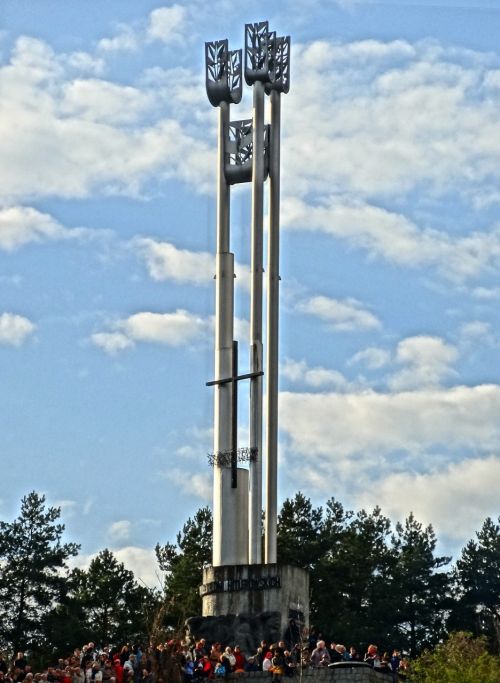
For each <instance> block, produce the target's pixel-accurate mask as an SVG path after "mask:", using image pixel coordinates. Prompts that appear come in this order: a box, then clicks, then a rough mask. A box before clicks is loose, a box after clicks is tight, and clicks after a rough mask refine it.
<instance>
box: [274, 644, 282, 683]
mask: <svg viewBox="0 0 500 683" xmlns="http://www.w3.org/2000/svg"><path fill="white" fill-rule="evenodd" d="M271 664H272V667H271V671H272V673H273V681H275V683H280V681H281V679H282V678H283V676H284V675H285V655H284V653H283V650H282V649H281V647H276V648H275V649H274V652H273V656H272V659H271Z"/></svg>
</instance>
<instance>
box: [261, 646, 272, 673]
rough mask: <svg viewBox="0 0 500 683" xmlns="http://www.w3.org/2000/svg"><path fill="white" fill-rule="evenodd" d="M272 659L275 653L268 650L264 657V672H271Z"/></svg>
mask: <svg viewBox="0 0 500 683" xmlns="http://www.w3.org/2000/svg"><path fill="white" fill-rule="evenodd" d="M272 658H273V653H272V652H271V650H268V651H267V652H266V654H265V655H264V659H263V660H262V671H268V672H269V671H271V668H272V665H273V663H272Z"/></svg>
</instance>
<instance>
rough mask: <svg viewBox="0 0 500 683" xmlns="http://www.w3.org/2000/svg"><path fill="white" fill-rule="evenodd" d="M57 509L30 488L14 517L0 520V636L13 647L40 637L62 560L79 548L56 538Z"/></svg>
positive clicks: (57, 589) (60, 584)
mask: <svg viewBox="0 0 500 683" xmlns="http://www.w3.org/2000/svg"><path fill="white" fill-rule="evenodd" d="M60 514H61V509H60V508H56V507H49V508H48V509H46V508H45V496H43V495H38V494H37V493H36V492H35V491H32V492H31V493H29V494H28V495H27V496H25V497H24V498H23V499H22V501H21V513H20V515H19V517H18V518H17V519H15V520H14V521H13V522H0V563H1V566H2V571H1V573H0V636H1V638H2V640H3V641H4V643H5V644H6V645H7V646H8V647H9V648H10V649H12V650H14V651H18V650H24V649H25V648H28V647H31V648H33V647H36V645H37V643H38V641H39V640H40V639H41V638H42V636H43V633H42V630H41V624H42V622H43V619H44V617H45V615H46V614H48V612H49V611H50V610H51V609H52V608H53V606H54V602H57V601H58V599H59V597H60V595H61V593H62V592H63V591H64V585H65V582H66V577H65V576H64V573H63V570H64V569H65V568H66V560H67V559H68V558H69V557H72V556H74V555H76V554H77V553H78V549H79V547H80V546H79V545H77V544H76V543H64V544H63V543H61V538H62V534H63V532H64V525H63V524H59V523H57V520H58V519H59V517H60Z"/></svg>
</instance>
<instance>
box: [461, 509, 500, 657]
mask: <svg viewBox="0 0 500 683" xmlns="http://www.w3.org/2000/svg"><path fill="white" fill-rule="evenodd" d="M498 522H499V524H495V523H494V522H493V520H492V519H491V518H490V517H488V518H487V519H486V520H485V522H484V524H483V526H482V528H481V530H480V531H478V532H477V541H473V540H472V541H469V543H468V544H467V545H466V546H465V548H464V549H463V550H462V553H461V556H460V558H459V560H457V565H456V578H457V584H458V593H459V595H460V596H461V602H462V603H463V604H464V605H465V606H466V607H468V608H471V609H473V610H474V612H475V614H476V617H477V619H478V620H479V623H480V628H479V629H478V630H480V631H483V632H485V633H486V634H488V635H490V637H491V636H493V639H494V640H495V649H496V651H497V652H500V518H499V519H498ZM483 623H484V626H483Z"/></svg>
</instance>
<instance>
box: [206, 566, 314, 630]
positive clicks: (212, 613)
mask: <svg viewBox="0 0 500 683" xmlns="http://www.w3.org/2000/svg"><path fill="white" fill-rule="evenodd" d="M200 593H201V596H202V602H203V616H204V617H221V616H224V615H236V616H243V615H245V616H251V617H257V616H258V615H261V614H270V613H274V614H275V615H276V619H277V624H276V627H277V628H278V629H279V631H280V633H279V638H282V637H283V633H284V632H285V629H286V628H287V626H288V621H289V619H291V618H293V619H295V621H296V622H297V623H298V624H301V625H303V626H308V625H309V574H308V572H307V571H306V570H304V569H300V568H299V567H292V566H291V565H282V564H244V565H227V566H222V567H207V568H206V569H204V570H203V585H202V586H201V587H200ZM278 624H279V625H278Z"/></svg>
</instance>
